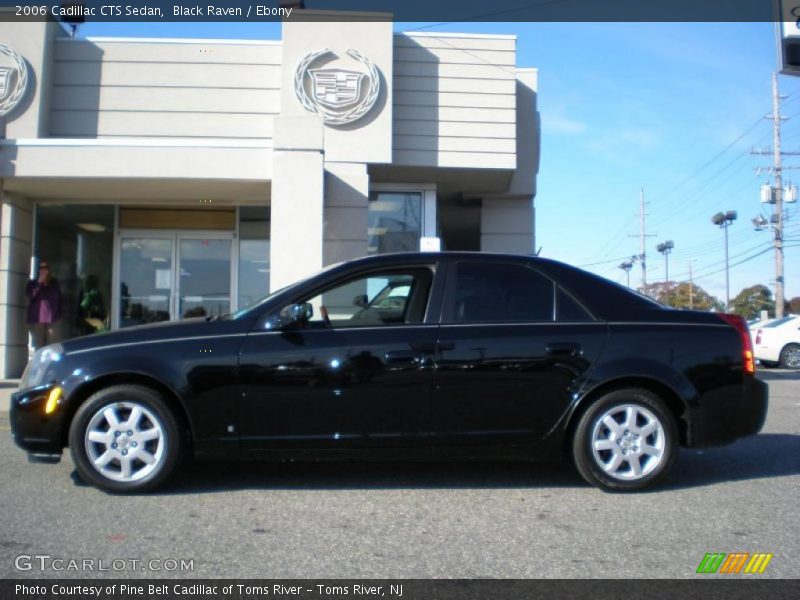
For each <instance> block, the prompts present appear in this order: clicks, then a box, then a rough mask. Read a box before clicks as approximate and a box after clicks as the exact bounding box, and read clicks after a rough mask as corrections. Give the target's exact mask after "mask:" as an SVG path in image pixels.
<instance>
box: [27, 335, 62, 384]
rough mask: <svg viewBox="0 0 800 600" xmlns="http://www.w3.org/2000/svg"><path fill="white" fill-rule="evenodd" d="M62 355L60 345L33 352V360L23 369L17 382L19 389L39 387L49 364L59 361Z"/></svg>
mask: <svg viewBox="0 0 800 600" xmlns="http://www.w3.org/2000/svg"><path fill="white" fill-rule="evenodd" d="M63 353H64V349H63V348H62V347H61V344H51V345H50V346H45V347H44V348H39V349H38V350H37V351H36V352H34V353H33V358H32V359H31V361H30V362H29V363H28V366H27V367H25V372H24V373H23V374H22V379H21V380H20V382H19V389H21V390H27V389H30V388H33V387H36V386H37V385H41V384H42V380H43V379H44V375H45V373H46V372H47V368H48V367H49V366H50V363H53V362H58V361H59V360H61V356H62V355H63Z"/></svg>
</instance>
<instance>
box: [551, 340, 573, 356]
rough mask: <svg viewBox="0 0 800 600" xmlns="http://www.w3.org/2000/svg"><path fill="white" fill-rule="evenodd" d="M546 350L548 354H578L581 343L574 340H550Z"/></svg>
mask: <svg viewBox="0 0 800 600" xmlns="http://www.w3.org/2000/svg"><path fill="white" fill-rule="evenodd" d="M546 351H547V355H548V356H578V355H579V354H580V353H581V345H580V344H576V343H574V342H550V343H548V344H547V348H546Z"/></svg>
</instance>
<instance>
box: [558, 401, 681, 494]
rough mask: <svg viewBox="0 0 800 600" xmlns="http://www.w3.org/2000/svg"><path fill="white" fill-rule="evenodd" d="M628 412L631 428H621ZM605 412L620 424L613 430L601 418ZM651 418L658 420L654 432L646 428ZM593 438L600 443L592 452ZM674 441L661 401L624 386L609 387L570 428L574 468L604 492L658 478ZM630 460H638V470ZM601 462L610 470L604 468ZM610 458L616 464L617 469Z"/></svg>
mask: <svg viewBox="0 0 800 600" xmlns="http://www.w3.org/2000/svg"><path fill="white" fill-rule="evenodd" d="M626 407H636V410H634V411H631V412H630V413H628V412H626V411H627V408H626ZM628 414H630V415H633V418H634V421H635V422H636V425H634V426H633V427H631V428H630V429H626V421H625V417H624V415H628ZM606 416H609V417H610V418H611V419H613V420H614V421H615V422H616V427H619V428H620V429H619V431H618V434H614V433H613V432H612V429H611V428H610V427H609V426H607V425H606V424H605V423H606V422H607V421H604V420H603V419H604V417H606ZM619 417H623V421H621V422H620V420H619ZM653 423H657V426H656V429H655V430H654V433H649V434H648V433H646V432H647V431H648V428H649V427H652V426H653V425H652V424H653ZM612 425H613V424H612ZM640 427H641V429H640ZM634 436H635V439H634ZM596 438H597V442H598V445H600V446H602V449H598V450H597V452H595V449H594V445H595V439H596ZM678 444H679V436H678V427H677V424H676V423H675V417H674V416H673V415H672V412H671V411H670V410H669V408H668V407H667V406H666V405H665V404H664V402H663V401H662V400H661V399H660V398H659V397H658V396H656V395H655V394H653V393H652V392H650V391H648V390H645V389H639V388H627V389H619V390H614V391H612V392H609V393H607V394H605V395H603V396H601V397H600V398H598V399H597V400H596V401H594V402H593V403H592V404H591V406H589V408H588V410H587V411H586V412H585V413H584V414H583V415H582V416H581V418H580V420H579V421H578V426H577V427H576V429H575V435H574V437H573V439H572V453H573V458H574V460H575V466H576V467H577V469H578V472H579V473H580V474H581V476H582V477H583V478H584V479H585V480H586V481H587V482H589V483H590V484H592V485H594V486H596V487H599V488H600V489H602V490H604V491H607V492H625V491H635V490H641V489H644V488H647V487H650V486H653V485H655V484H657V483H658V482H659V481H661V480H662V479H663V478H664V477H665V476H666V475H667V473H668V472H669V470H670V469H671V468H672V465H673V464H674V463H675V459H676V458H677V456H678ZM605 446H609V447H608V448H606V447H605ZM645 447H647V448H648V451H649V452H655V453H659V454H658V459H656V457H655V456H654V455H652V454H650V453H645V451H644V448H645ZM623 452H624V453H625V455H624V456H623ZM615 461H618V462H616V463H615ZM619 461H621V462H619ZM634 461H635V463H636V464H637V465H639V469H640V471H641V473H640V474H639V475H637V474H636V473H635V471H634V467H633V465H634ZM603 464H605V465H607V468H608V469H611V470H614V472H613V473H612V472H611V471H609V470H606V469H605V468H604V467H603ZM614 464H617V465H619V466H618V467H616V470H615V469H614V467H613V465H614Z"/></svg>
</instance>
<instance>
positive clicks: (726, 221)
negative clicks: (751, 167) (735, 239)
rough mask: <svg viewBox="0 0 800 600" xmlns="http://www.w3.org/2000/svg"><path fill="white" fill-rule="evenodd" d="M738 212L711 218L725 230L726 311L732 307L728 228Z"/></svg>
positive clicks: (716, 215) (731, 211) (730, 211)
mask: <svg viewBox="0 0 800 600" xmlns="http://www.w3.org/2000/svg"><path fill="white" fill-rule="evenodd" d="M736 216H737V215H736V211H735V210H729V211H728V212H724V213H723V212H718V213H717V214H715V215H714V216H713V217H711V222H712V223H713V224H714V225H718V226H719V227H722V229H724V230H725V311H726V312H727V311H728V310H730V306H731V285H730V266H729V264H728V227H730V225H731V223H733V222H734V221H735V220H736Z"/></svg>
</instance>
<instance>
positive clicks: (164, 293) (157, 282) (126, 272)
mask: <svg viewBox="0 0 800 600" xmlns="http://www.w3.org/2000/svg"><path fill="white" fill-rule="evenodd" d="M173 254H174V240H173V239H172V238H171V237H138V236H137V237H127V236H123V237H122V238H121V239H120V253H119V281H120V288H119V289H120V295H119V326H120V327H130V326H132V325H143V324H145V323H155V322H156V321H169V319H170V318H171V317H172V299H173V296H172V290H173V289H174V285H173V279H174V276H173V271H174V270H173V268H172V266H173V264H174V260H173Z"/></svg>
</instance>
